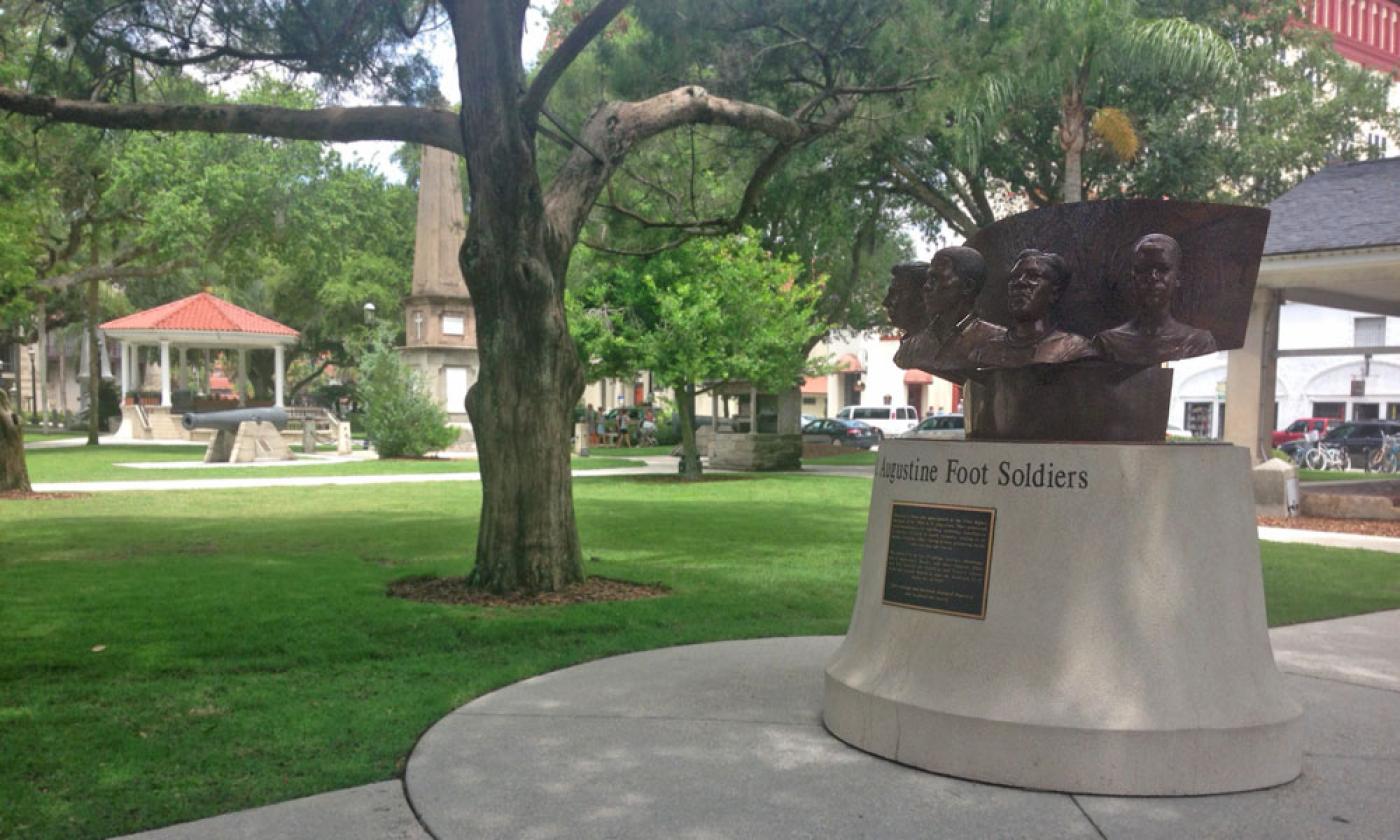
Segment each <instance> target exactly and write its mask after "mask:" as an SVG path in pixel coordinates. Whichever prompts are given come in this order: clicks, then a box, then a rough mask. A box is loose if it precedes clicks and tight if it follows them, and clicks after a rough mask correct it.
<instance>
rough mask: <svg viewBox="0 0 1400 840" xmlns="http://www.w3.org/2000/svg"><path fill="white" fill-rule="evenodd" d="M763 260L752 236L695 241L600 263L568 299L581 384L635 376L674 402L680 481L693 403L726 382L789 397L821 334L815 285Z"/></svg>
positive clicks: (690, 448) (695, 459)
mask: <svg viewBox="0 0 1400 840" xmlns="http://www.w3.org/2000/svg"><path fill="white" fill-rule="evenodd" d="M801 272H802V265H801V263H799V262H798V261H797V259H796V258H794V257H787V258H780V257H776V256H773V255H771V254H770V253H768V252H767V251H765V250H764V248H763V246H762V243H761V242H760V241H759V237H758V235H757V232H756V231H753V230H746V231H744V232H743V233H741V234H737V235H732V236H727V237H723V238H717V239H715V238H707V239H696V240H693V241H690V242H687V243H685V244H684V245H681V246H678V247H677V248H675V249H672V250H667V251H663V252H661V253H658V254H655V255H653V256H650V257H646V258H643V259H638V258H615V257H613V258H609V257H602V258H599V259H598V260H597V262H596V263H595V264H592V265H590V266H589V267H588V269H587V270H586V272H584V273H586V274H587V280H586V281H585V282H584V283H583V285H582V288H581V289H580V290H579V292H578V294H577V295H575V296H572V297H571V301H570V303H571V305H570V323H571V324H572V325H573V330H574V336H575V340H576V342H577V344H578V348H579V353H580V355H581V356H582V357H583V360H584V363H585V364H586V365H588V367H589V369H590V378H597V377H602V376H612V377H626V378H630V376H631V375H632V374H634V373H635V372H637V371H640V370H649V371H651V374H652V377H653V379H654V380H655V381H656V382H658V383H660V384H661V385H663V386H664V387H667V388H671V389H673V390H674V391H675V393H676V400H677V407H678V409H679V414H680V422H681V434H682V443H683V447H684V452H685V455H684V459H683V472H684V473H685V474H686V475H687V476H690V477H697V476H699V474H700V460H699V454H698V450H697V449H696V446H695V435H694V418H695V395H696V394H697V393H703V392H704V391H706V390H708V388H710V387H712V386H715V385H719V384H722V383H724V382H732V381H746V382H751V383H754V384H755V385H757V386H758V387H759V388H761V389H764V390H770V391H780V390H785V389H787V388H791V387H793V386H794V385H796V384H797V383H798V381H799V380H800V378H801V377H802V375H803V374H804V373H806V372H807V370H808V367H809V364H810V363H809V362H808V359H807V349H808V348H809V347H810V346H811V343H812V341H813V339H815V338H816V337H817V336H819V335H821V334H822V333H823V332H824V331H825V326H824V325H823V324H821V323H820V321H819V320H818V319H817V316H816V309H817V303H818V299H819V297H820V295H821V285H820V283H811V284H807V285H801V286H800V285H797V284H796V282H795V281H796V278H797V277H798V275H799V274H801Z"/></svg>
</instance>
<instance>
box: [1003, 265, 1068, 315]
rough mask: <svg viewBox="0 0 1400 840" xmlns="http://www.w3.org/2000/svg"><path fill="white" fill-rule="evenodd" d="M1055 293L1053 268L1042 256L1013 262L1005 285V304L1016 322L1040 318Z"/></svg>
mask: <svg viewBox="0 0 1400 840" xmlns="http://www.w3.org/2000/svg"><path fill="white" fill-rule="evenodd" d="M1058 296H1059V290H1058V289H1057V288H1056V287H1055V271H1054V269H1052V268H1051V267H1050V266H1049V265H1048V264H1047V263H1046V261H1045V259H1044V258H1042V257H1026V258H1025V259H1023V260H1021V261H1020V262H1018V263H1016V266H1015V269H1014V271H1013V273H1012V275H1011V280H1010V282H1008V283H1007V284H1006V305H1007V307H1008V308H1009V309H1010V310H1011V317H1013V318H1015V319H1016V320H1018V321H1037V320H1039V319H1041V318H1044V317H1045V316H1046V315H1047V314H1048V313H1049V312H1050V307H1051V306H1052V305H1053V304H1054V303H1055V298H1056V297H1058Z"/></svg>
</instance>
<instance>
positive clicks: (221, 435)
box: [180, 408, 295, 464]
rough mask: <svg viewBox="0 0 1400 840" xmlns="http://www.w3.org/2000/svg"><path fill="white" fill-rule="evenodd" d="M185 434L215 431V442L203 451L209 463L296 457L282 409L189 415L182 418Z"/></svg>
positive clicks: (238, 462) (243, 409) (247, 409)
mask: <svg viewBox="0 0 1400 840" xmlns="http://www.w3.org/2000/svg"><path fill="white" fill-rule="evenodd" d="M180 425H181V426H184V427H185V430H186V431H191V432H193V431H195V430H196V429H213V430H214V432H215V434H214V439H213V440H211V441H209V448H208V449H206V450H204V463H206V464H246V463H248V462H250V461H291V460H293V459H294V458H295V456H293V455H292V450H291V448H290V447H289V446H287V442H286V441H284V440H282V432H281V430H282V429H283V428H285V427H286V425H287V412H286V411H284V410H283V409H280V408H238V409H233V410H232V411H206V412H204V413H203V414H186V415H185V416H184V417H183V418H181V419H180Z"/></svg>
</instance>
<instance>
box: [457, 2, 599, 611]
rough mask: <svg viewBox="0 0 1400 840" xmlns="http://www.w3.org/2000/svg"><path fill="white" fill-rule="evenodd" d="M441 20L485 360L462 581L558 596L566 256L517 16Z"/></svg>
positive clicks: (472, 395)
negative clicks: (468, 562)
mask: <svg viewBox="0 0 1400 840" xmlns="http://www.w3.org/2000/svg"><path fill="white" fill-rule="evenodd" d="M480 2H481V3H482V4H487V3H488V0H480ZM448 8H449V11H450V13H452V14H453V15H454V18H455V21H454V31H455V33H456V36H457V43H458V67H459V69H460V73H461V82H462V90H464V91H468V90H469V91H472V92H473V95H471V96H468V97H465V102H464V103H463V106H462V127H463V133H464V144H463V145H464V147H465V149H466V152H467V154H466V158H467V171H468V182H469V185H470V189H471V207H470V210H471V213H470V217H469V222H468V225H467V237H466V242H465V243H464V244H463V246H462V254H461V262H462V272H463V274H464V275H465V276H466V280H467V287H468V289H469V290H470V291H471V294H472V299H473V302H474V303H475V305H476V324H477V344H478V348H479V351H480V354H481V372H480V375H479V377H478V379H477V382H476V384H475V385H473V386H472V389H471V391H470V392H469V393H468V394H467V413H468V414H469V415H470V416H471V421H472V427H473V429H474V431H475V433H476V442H477V448H478V450H479V452H480V455H479V462H480V465H481V486H482V505H481V525H480V530H479V531H478V533H477V542H476V567H475V568H474V569H473V570H472V574H471V577H470V582H471V584H472V585H473V586H477V587H480V588H484V589H488V590H491V591H496V592H504V591H517V590H524V591H540V590H555V589H559V588H560V587H562V586H565V585H567V584H570V583H573V582H576V581H581V580H582V579H583V565H582V562H581V560H582V551H581V549H580V547H579V539H578V526H577V525H576V523H575V521H574V502H573V484H572V481H571V479H570V473H569V470H570V466H571V462H570V453H569V436H570V435H571V433H572V431H573V428H572V421H573V415H572V410H573V407H574V404H575V403H576V402H577V401H578V398H579V396H580V395H582V393H583V367H582V364H581V363H580V361H579V358H578V351H577V349H576V348H575V347H574V342H573V339H572V338H571V337H570V336H569V330H568V326H567V324H566V322H565V316H564V273H565V271H566V270H567V267H568V252H569V249H568V247H567V246H563V245H562V244H561V242H560V239H559V237H558V236H557V232H555V231H553V230H551V229H550V226H549V224H548V222H547V221H546V218H545V208H544V201H543V196H542V190H541V188H540V183H539V177H538V175H537V174H536V171H535V152H534V143H533V138H532V137H531V136H530V131H529V130H528V128H527V126H526V124H525V123H524V121H522V119H521V115H520V112H519V103H518V100H519V96H520V90H521V85H522V82H523V79H522V78H521V72H522V71H521V69H520V46H519V45H520V36H521V30H520V27H521V26H522V25H523V15H520V16H518V17H517V16H512V15H505V14H490V13H489V10H488V9H487V8H484V7H479V6H478V3H476V2H464V3H457V4H449V6H448ZM467 21H470V22H471V23H470V24H469V25H468V24H467V23H466V22H467Z"/></svg>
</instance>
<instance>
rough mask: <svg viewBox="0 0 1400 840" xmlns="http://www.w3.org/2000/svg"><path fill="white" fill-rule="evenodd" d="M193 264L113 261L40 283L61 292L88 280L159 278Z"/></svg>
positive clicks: (182, 259)
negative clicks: (122, 262) (144, 263)
mask: <svg viewBox="0 0 1400 840" xmlns="http://www.w3.org/2000/svg"><path fill="white" fill-rule="evenodd" d="M193 264H194V260H192V259H189V258H181V259H176V260H168V261H166V262H163V263H161V264H159V265H120V264H117V263H116V262H115V261H113V262H108V263H101V264H98V265H90V266H87V267H86V268H80V269H78V270H77V271H70V272H68V273H67V274H59V275H57V276H55V277H46V278H44V279H43V280H42V281H40V284H39V285H40V287H41V288H44V289H54V290H62V289H67V288H69V287H70V286H75V285H77V284H78V283H84V282H87V281H89V280H135V279H138V278H142V277H160V276H162V275H165V274H168V273H170V272H172V271H174V270H176V269H178V268H184V267H186V266H190V265H193Z"/></svg>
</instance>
